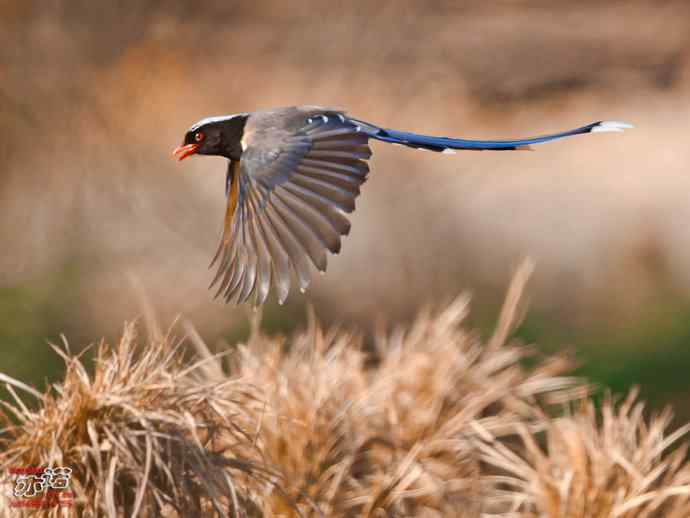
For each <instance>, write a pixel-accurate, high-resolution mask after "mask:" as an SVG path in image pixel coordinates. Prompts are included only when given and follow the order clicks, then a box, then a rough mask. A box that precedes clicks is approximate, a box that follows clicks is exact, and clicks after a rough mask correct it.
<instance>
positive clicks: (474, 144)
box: [352, 119, 633, 152]
mask: <svg viewBox="0 0 690 518" xmlns="http://www.w3.org/2000/svg"><path fill="white" fill-rule="evenodd" d="M352 122H354V123H355V124H357V125H358V126H359V128H360V131H363V132H364V133H366V134H367V135H369V137H371V138H373V139H376V140H380V141H381V142H388V143H391V144H400V145H403V146H408V147H411V148H417V149H427V150H429V151H436V152H444V151H445V152H448V150H452V149H462V150H494V151H514V150H521V149H530V146H531V145H532V144H541V143H542V142H550V141H552V140H558V139H562V138H566V137H572V136H574V135H582V134H585V133H599V132H606V131H623V130H624V129H628V128H632V127H633V125H632V124H627V123H625V122H618V121H598V122H593V123H591V124H587V125H586V126H582V127H580V128H575V129H572V130H569V131H564V132H561V133H553V134H551V135H541V136H538V137H529V138H521V139H513V140H469V139H458V138H449V137H433V136H429V135H418V134H416V133H408V132H405V131H397V130H392V129H387V128H379V127H378V126H374V125H373V124H369V123H368V122H364V121H358V120H356V119H352Z"/></svg>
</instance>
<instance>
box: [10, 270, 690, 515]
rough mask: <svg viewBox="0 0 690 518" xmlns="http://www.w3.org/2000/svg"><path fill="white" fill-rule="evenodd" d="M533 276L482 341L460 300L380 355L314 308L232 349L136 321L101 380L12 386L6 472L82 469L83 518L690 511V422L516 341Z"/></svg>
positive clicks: (75, 362) (102, 354) (80, 377)
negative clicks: (594, 395)
mask: <svg viewBox="0 0 690 518" xmlns="http://www.w3.org/2000/svg"><path fill="white" fill-rule="evenodd" d="M528 274H529V269H524V268H523V269H522V270H521V271H520V272H519V273H518V275H517V276H516V278H515V280H514V284H513V286H512V288H511V291H510V294H509V297H508V298H507V302H506V306H505V307H504V310H503V312H502V314H501V317H500V321H499V323H498V326H497V330H496V332H495V333H494V335H493V336H492V337H491V338H490V339H489V340H488V341H487V343H485V344H483V343H482V342H481V340H480V338H479V336H478V334H477V333H475V332H472V331H468V330H466V329H463V328H462V327H461V325H460V324H461V323H462V320H463V318H464V317H465V315H466V313H467V307H468V300H467V298H466V297H460V298H458V299H457V300H455V301H454V302H452V303H451V304H449V305H448V306H447V307H446V308H445V309H443V310H441V311H422V312H421V314H420V315H419V316H418V317H417V319H416V320H415V322H413V323H412V324H411V325H410V326H409V327H407V328H405V329H398V330H396V331H393V332H390V333H385V332H380V333H379V334H378V336H377V337H376V339H375V343H374V347H369V348H364V347H363V343H362V340H361V338H359V337H357V336H356V335H353V334H352V333H349V332H345V331H342V330H338V329H333V330H330V331H325V330H323V329H322V328H321V327H320V326H319V325H318V323H317V322H316V319H315V318H314V317H313V316H312V318H311V319H310V323H309V326H308V329H307V330H306V331H304V332H302V333H299V334H297V335H296V336H294V337H292V338H291V339H287V338H285V337H269V336H264V335H262V334H261V333H260V332H259V331H258V326H256V325H255V326H254V331H253V332H252V335H251V337H250V339H249V341H248V342H247V344H244V345H239V346H238V347H237V349H235V350H233V351H232V352H231V353H230V354H227V355H224V356H217V355H212V354H211V353H210V352H209V350H208V348H207V347H206V346H205V344H204V342H203V341H202V340H201V338H200V337H199V336H198V335H197V334H196V333H195V332H194V331H193V329H191V328H189V329H188V331H189V332H188V333H187V334H188V339H187V340H182V341H178V340H174V339H172V338H170V337H169V336H162V335H161V334H160V333H159V332H156V331H155V327H154V328H152V329H153V332H152V335H153V336H151V337H149V338H148V339H147V340H141V339H137V336H136V333H135V329H136V326H135V325H134V324H128V325H126V326H125V331H124V334H123V336H122V339H121V340H120V342H119V343H118V344H116V345H115V346H114V347H110V346H108V345H106V344H105V343H101V344H100V345H99V346H98V348H97V354H96V359H95V362H94V364H93V369H90V370H92V371H93V372H92V373H90V370H87V368H86V366H85V361H84V360H83V359H81V358H80V357H79V356H77V355H73V354H71V353H70V352H69V349H68V348H67V346H66V345H65V346H64V347H56V348H55V350H56V352H58V354H60V355H61V356H62V357H63V358H64V360H65V363H66V367H67V368H66V374H65V379H64V381H63V382H62V383H59V384H55V385H53V386H52V387H51V388H50V389H49V391H48V392H46V393H45V394H39V393H37V392H36V391H35V390H34V389H31V388H30V387H26V386H25V385H23V384H21V383H20V382H17V381H15V380H11V379H9V378H7V377H3V378H2V380H3V381H4V382H5V383H6V386H7V387H8V390H9V391H10V393H11V394H12V395H13V396H14V398H15V401H14V403H13V404H8V405H6V407H5V410H4V414H0V415H2V416H3V417H4V422H5V428H4V430H3V431H2V432H0V440H1V441H2V453H0V470H1V472H2V474H3V475H6V474H7V472H8V468H9V467H11V466H37V465H38V466H48V465H49V466H57V465H68V466H71V467H72V468H73V469H74V470H75V471H74V477H73V479H74V482H73V490H74V492H75V504H76V505H75V510H76V512H77V513H78V514H79V515H80V516H113V517H116V516H133V515H137V514H138V515H139V516H158V515H162V516H199V515H203V516H207V515H222V516H225V515H230V516H232V515H236V516H314V517H316V516H371V517H378V516H400V517H402V516H429V517H432V516H433V517H435V516H516V517H525V518H527V517H530V518H531V517H536V516H547V517H560V516H563V517H568V518H571V517H572V518H576V517H578V518H579V517H583V518H584V517H589V516H592V517H597V518H598V517H614V516H615V517H620V518H629V517H632V516H669V517H680V516H687V515H688V514H689V513H690V501H689V500H688V497H687V495H688V494H690V468H689V467H688V464H687V463H686V461H685V451H686V450H685V446H683V447H681V448H676V449H672V448H673V447H674V446H675V443H677V442H678V440H679V439H680V438H681V437H682V436H684V435H685V432H686V431H687V427H684V428H681V429H679V430H678V431H676V432H674V433H670V434H669V432H668V428H669V419H670V414H669V413H664V414H662V415H660V416H656V417H652V418H651V419H646V418H645V417H644V415H643V407H642V405H641V404H640V403H637V404H635V403H634V395H632V396H630V397H629V398H628V399H626V400H625V401H624V402H623V403H621V404H618V405H616V404H614V402H612V401H611V400H607V401H606V402H605V403H604V404H603V406H602V408H601V410H597V409H596V408H595V406H594V405H593V404H592V403H591V402H588V400H587V399H586V395H587V394H588V390H589V389H588V387H587V385H586V384H584V383H583V382H582V381H580V380H577V379H575V378H572V377H568V376H566V375H565V374H567V371H568V370H569V369H570V367H571V365H570V362H569V361H568V360H567V358H565V357H555V358H551V359H543V358H536V357H535V355H534V351H533V350H532V349H530V348H529V347H526V346H524V345H521V344H518V343H514V342H510V341H509V340H507V337H508V336H509V335H510V332H511V330H512V328H513V326H514V325H515V322H516V320H517V319H518V316H519V315H520V311H518V309H519V307H518V302H519V298H520V297H519V296H520V293H521V291H522V287H523V284H524V282H525V280H526V278H527V276H528ZM186 346H189V347H191V348H194V349H195V350H196V351H197V354H198V356H199V357H200V358H201V359H200V360H198V361H195V360H192V359H190V358H189V356H190V355H189V354H187V352H188V351H185V349H184V348H185V347H186ZM370 349H373V351H374V352H373V353H371V352H366V351H368V350H370ZM526 358H532V361H531V362H530V363H531V364H534V366H532V367H527V366H525V363H524V362H523V360H524V359H526ZM19 390H23V391H26V392H29V393H31V394H32V395H33V396H34V397H36V398H37V399H38V405H37V409H36V410H31V409H30V408H28V407H27V406H26V405H25V404H24V403H23V402H22V399H21V398H20V396H19V394H18V393H17V392H18V391H19ZM571 408H575V409H576V410H575V411H574V412H573V411H571ZM5 483H6V484H9V483H10V481H9V480H5ZM2 498H7V491H3V494H2V495H0V516H2V517H4V516H8V517H9V516H16V515H17V514H18V512H15V514H12V513H11V512H10V511H7V510H6V509H7V505H8V502H7V501H4V502H3V501H2V500H1V499H2ZM3 504H4V506H5V507H4V508H5V511H4V514H3V511H2V509H3V507H2V506H3ZM51 513H52V515H53V516H59V515H60V514H59V511H57V510H53V511H51Z"/></svg>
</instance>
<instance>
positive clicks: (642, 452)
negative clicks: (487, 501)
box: [478, 391, 690, 518]
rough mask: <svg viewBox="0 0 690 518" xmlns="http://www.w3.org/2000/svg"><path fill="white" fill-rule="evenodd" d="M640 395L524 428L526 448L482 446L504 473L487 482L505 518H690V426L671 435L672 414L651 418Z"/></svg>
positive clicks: (585, 406)
mask: <svg viewBox="0 0 690 518" xmlns="http://www.w3.org/2000/svg"><path fill="white" fill-rule="evenodd" d="M636 397H637V392H636V391H632V392H631V393H630V394H629V395H628V397H627V398H626V399H625V400H624V401H622V402H616V401H615V399H614V398H612V397H611V396H607V397H606V399H605V400H604V402H603V403H602V405H601V409H600V410H597V409H596V407H595V405H594V404H593V403H592V402H591V401H583V402H581V403H580V404H579V405H578V408H577V409H576V411H575V412H574V413H573V415H566V416H564V417H559V418H554V419H549V420H547V426H546V429H545V433H544V434H543V437H542V436H537V437H535V436H533V435H532V434H530V433H529V432H528V431H527V430H525V429H522V430H521V431H520V436H521V444H520V445H519V446H518V447H517V448H510V447H508V446H507V445H505V444H502V443H501V442H500V441H496V440H493V441H487V442H483V443H479V445H478V448H479V450H480V451H481V457H482V460H483V461H484V462H486V463H487V464H488V465H490V466H493V467H495V468H497V469H498V470H499V471H500V473H501V474H500V475H498V476H495V477H491V476H489V477H485V479H484V480H485V482H486V483H488V484H489V485H490V486H491V489H490V492H491V493H493V495H494V496H493V497H492V499H491V500H492V501H493V503H495V504H497V505H496V509H499V510H500V511H499V512H497V513H496V516H501V517H520V518H532V517H544V518H561V517H562V518H650V517H665V518H681V517H687V516H690V466H689V465H688V463H687V448H688V443H687V442H684V443H683V444H681V445H680V446H678V447H676V446H677V444H676V443H678V442H679V440H680V439H681V438H683V437H684V436H685V435H686V434H687V432H688V431H689V430H690V425H685V426H683V427H681V428H678V429H677V430H675V431H674V432H670V431H669V425H670V422H671V417H672V416H671V413H670V412H669V411H668V410H666V411H664V412H662V413H660V414H656V415H654V416H652V417H651V418H650V419H645V418H644V415H643V414H644V412H643V411H644V403H642V402H639V401H636Z"/></svg>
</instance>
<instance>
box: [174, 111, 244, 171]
mask: <svg viewBox="0 0 690 518" xmlns="http://www.w3.org/2000/svg"><path fill="white" fill-rule="evenodd" d="M246 120H247V114H240V115H226V116H223V117H209V118H207V119H203V120H200V121H199V122H197V123H196V124H194V125H193V126H192V127H191V128H189V130H188V131H187V133H186V134H185V136H184V141H183V142H182V145H181V146H179V147H178V148H176V149H175V151H173V156H175V157H176V158H177V159H178V160H184V159H185V158H187V157H188V156H190V155H218V156H224V157H227V158H230V159H234V160H238V159H239V158H240V155H241V154H242V145H241V142H240V141H241V140H242V133H243V129H244V123H245V121H246Z"/></svg>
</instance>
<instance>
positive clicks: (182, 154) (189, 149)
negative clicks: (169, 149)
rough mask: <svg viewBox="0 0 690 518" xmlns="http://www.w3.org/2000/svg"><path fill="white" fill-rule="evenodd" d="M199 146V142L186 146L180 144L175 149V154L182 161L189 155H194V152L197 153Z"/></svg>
mask: <svg viewBox="0 0 690 518" xmlns="http://www.w3.org/2000/svg"><path fill="white" fill-rule="evenodd" d="M198 147H199V145H198V144H187V145H186V146H178V147H176V148H175V151H173V156H174V157H175V158H177V160H178V161H182V160H184V159H185V158H187V157H188V156H189V155H193V154H194V153H196V150H197V148H198Z"/></svg>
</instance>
